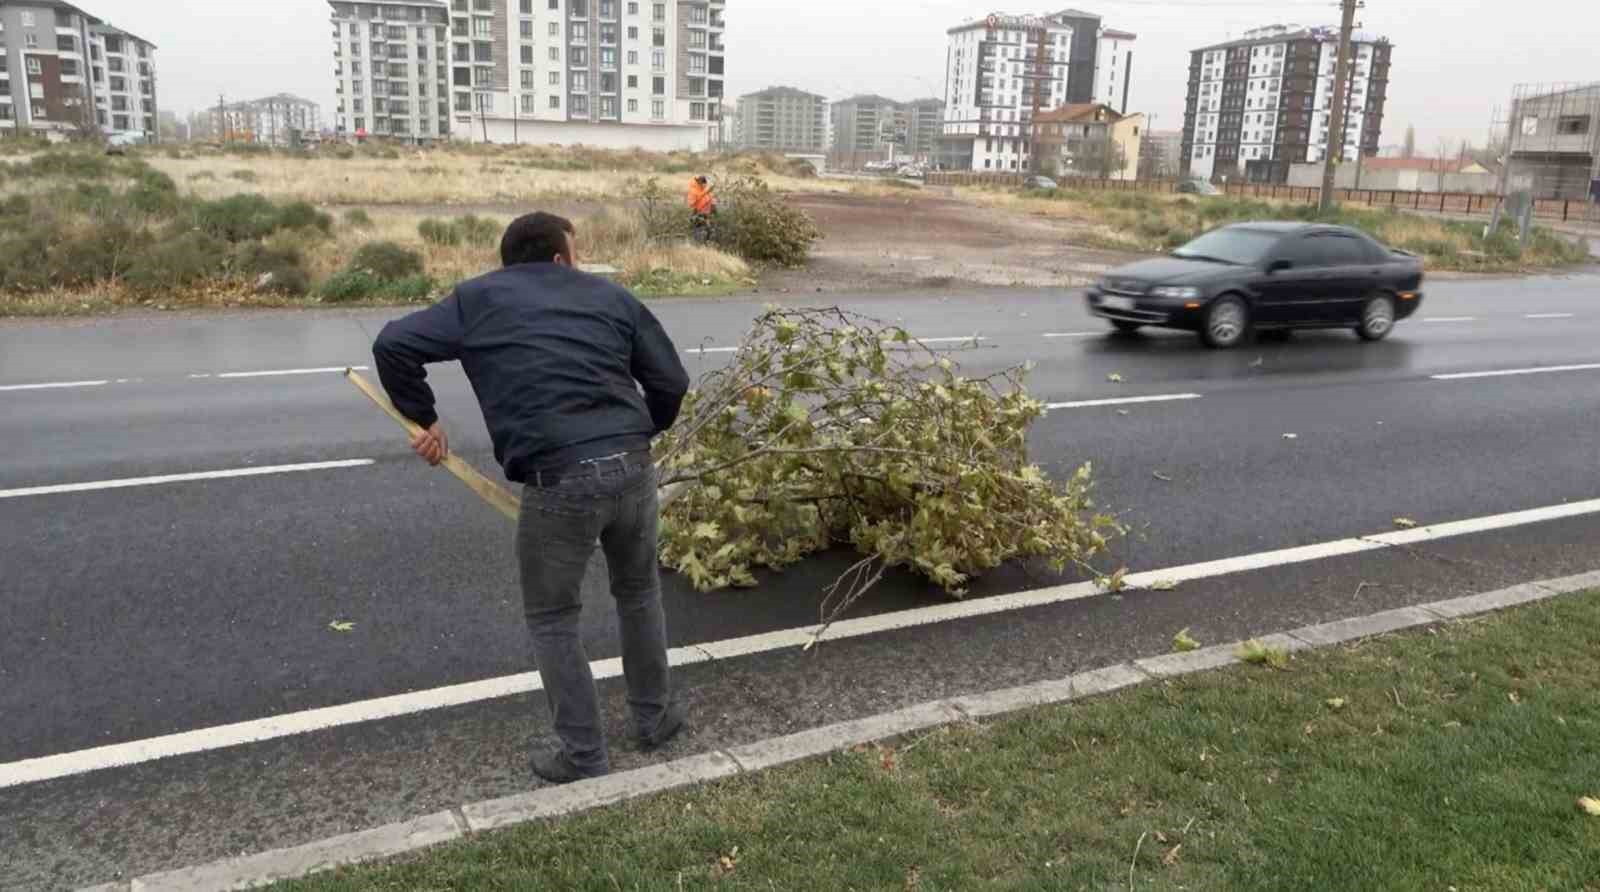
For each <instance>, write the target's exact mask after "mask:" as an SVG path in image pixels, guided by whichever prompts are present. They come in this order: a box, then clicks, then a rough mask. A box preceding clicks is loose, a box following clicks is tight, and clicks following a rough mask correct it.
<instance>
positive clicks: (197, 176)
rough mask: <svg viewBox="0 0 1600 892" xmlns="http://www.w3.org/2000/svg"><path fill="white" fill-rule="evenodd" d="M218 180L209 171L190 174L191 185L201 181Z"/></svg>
mask: <svg viewBox="0 0 1600 892" xmlns="http://www.w3.org/2000/svg"><path fill="white" fill-rule="evenodd" d="M216 178H217V175H216V174H214V173H212V172H211V171H209V170H197V171H195V172H194V173H191V174H189V182H191V183H198V182H200V181H201V180H214V179H216Z"/></svg>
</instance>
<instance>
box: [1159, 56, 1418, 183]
mask: <svg viewBox="0 0 1600 892" xmlns="http://www.w3.org/2000/svg"><path fill="white" fill-rule="evenodd" d="M1392 51H1393V46H1392V45H1391V44H1390V43H1389V41H1388V40H1387V39H1386V38H1383V37H1379V36H1376V35H1372V34H1366V33H1361V32H1357V33H1356V35H1355V37H1354V41H1353V47H1352V57H1351V59H1350V63H1351V64H1350V80H1349V82H1348V84H1347V85H1346V94H1345V99H1346V107H1347V108H1348V109H1349V113H1348V114H1347V115H1346V118H1345V122H1344V123H1345V127H1344V133H1342V134H1330V133H1329V127H1330V126H1331V124H1332V110H1333V90H1334V80H1335V67H1336V62H1337V59H1338V54H1339V32H1338V29H1336V28H1303V27H1300V26H1298V25H1272V26H1268V27H1265V28H1258V29H1256V30H1254V31H1247V32H1245V35H1244V37H1243V38H1241V39H1239V40H1233V41H1229V42H1227V43H1221V44H1215V45H1212V46H1208V47H1203V48H1201V49H1198V50H1194V51H1193V52H1192V53H1191V54H1190V63H1189V86H1188V93H1187V96H1186V99H1185V103H1186V104H1185V107H1184V125H1183V173H1184V174H1185V175H1187V176H1194V177H1202V178H1205V179H1215V180H1220V179H1223V178H1228V179H1235V180H1237V179H1247V180H1249V181H1251V182H1259V183H1283V182H1287V180H1288V176H1289V170H1290V166H1291V165H1293V164H1299V163H1307V162H1318V161H1324V160H1325V159H1326V158H1327V156H1328V154H1329V153H1330V152H1333V153H1336V154H1337V155H1338V156H1339V157H1342V158H1354V157H1356V155H1357V154H1358V153H1359V154H1361V155H1376V154H1378V148H1379V146H1380V145H1381V138H1382V130H1383V115H1384V105H1385V103H1386V102H1387V99H1388V91H1389V71H1390V64H1391V55H1392Z"/></svg>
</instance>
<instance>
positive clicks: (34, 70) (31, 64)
mask: <svg viewBox="0 0 1600 892" xmlns="http://www.w3.org/2000/svg"><path fill="white" fill-rule="evenodd" d="M29 15H32V13H29ZM28 73H29V74H40V73H42V71H41V69H40V67H39V59H38V57H36V56H29V57H28Z"/></svg>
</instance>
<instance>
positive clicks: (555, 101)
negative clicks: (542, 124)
mask: <svg viewBox="0 0 1600 892" xmlns="http://www.w3.org/2000/svg"><path fill="white" fill-rule="evenodd" d="M550 107H551V108H560V107H561V97H560V96H551V97H550Z"/></svg>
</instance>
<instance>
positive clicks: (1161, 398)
mask: <svg viewBox="0 0 1600 892" xmlns="http://www.w3.org/2000/svg"><path fill="white" fill-rule="evenodd" d="M1200 396H1201V395H1200V394H1198V393H1160V394H1156V395H1154V396H1124V397H1116V398H1113V399H1104V400H1078V401H1077V402H1071V403H1048V404H1046V405H1045V408H1047V409H1091V408H1094V407H1095V406H1130V405H1133V404H1134V403H1170V402H1173V401H1175V400H1197V399H1200Z"/></svg>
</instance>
